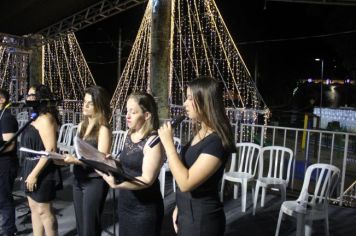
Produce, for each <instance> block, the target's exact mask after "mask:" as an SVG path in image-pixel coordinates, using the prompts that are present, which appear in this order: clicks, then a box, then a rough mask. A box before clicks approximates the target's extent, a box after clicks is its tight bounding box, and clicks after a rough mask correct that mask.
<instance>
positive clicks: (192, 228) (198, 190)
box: [158, 77, 235, 236]
mask: <svg viewBox="0 0 356 236" xmlns="http://www.w3.org/2000/svg"><path fill="white" fill-rule="evenodd" d="M222 98H223V94H222V88H221V87H220V84H219V83H218V82H217V81H216V80H215V79H213V78H208V77H206V78H199V79H195V80H193V81H191V82H190V83H189V84H188V88H187V99H186V101H185V102H184V107H185V110H186V113H187V116H188V117H189V119H191V120H192V122H193V124H194V125H195V134H194V137H193V138H192V139H191V140H190V141H189V143H188V144H187V145H186V146H185V147H184V148H183V149H182V151H181V154H180V156H181V158H180V156H179V154H178V153H177V151H176V148H175V146H174V143H173V133H172V131H173V130H172V127H171V124H170V123H166V124H164V125H162V126H161V128H160V129H159V130H158V134H159V137H160V139H161V142H162V144H163V147H164V150H165V152H166V155H167V158H168V163H169V168H170V170H171V172H172V175H173V177H174V178H175V180H176V182H177V185H178V187H179V189H178V190H177V193H176V203H177V206H176V208H175V209H174V211H173V224H174V228H175V230H176V232H177V233H178V235H204V236H217V235H224V230H225V214H224V208H223V205H222V203H221V202H220V200H219V196H218V191H219V190H218V184H219V181H220V180H221V178H222V175H223V172H224V167H225V163H226V161H227V159H228V158H229V156H230V154H231V153H232V152H234V151H235V144H234V139H233V133H232V130H233V129H232V128H231V126H230V122H229V120H228V118H227V116H226V113H225V109H224V105H223V100H222Z"/></svg>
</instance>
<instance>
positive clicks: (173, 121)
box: [148, 115, 185, 148]
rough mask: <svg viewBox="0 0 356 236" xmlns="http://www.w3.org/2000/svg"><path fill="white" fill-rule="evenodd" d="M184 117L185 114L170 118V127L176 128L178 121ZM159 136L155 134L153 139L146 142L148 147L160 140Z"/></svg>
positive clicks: (180, 121)
mask: <svg viewBox="0 0 356 236" xmlns="http://www.w3.org/2000/svg"><path fill="white" fill-rule="evenodd" d="M184 119H185V116H184V115H183V116H177V117H175V118H174V119H172V120H171V126H172V128H173V129H174V128H176V127H177V126H178V125H179V124H180V123H182V121H183V120H184ZM160 141H161V140H160V138H159V136H158V135H157V136H156V137H155V138H154V139H152V141H151V142H150V143H149V144H148V146H149V147H150V148H152V147H154V146H156V145H157V144H158V143H159V142H160Z"/></svg>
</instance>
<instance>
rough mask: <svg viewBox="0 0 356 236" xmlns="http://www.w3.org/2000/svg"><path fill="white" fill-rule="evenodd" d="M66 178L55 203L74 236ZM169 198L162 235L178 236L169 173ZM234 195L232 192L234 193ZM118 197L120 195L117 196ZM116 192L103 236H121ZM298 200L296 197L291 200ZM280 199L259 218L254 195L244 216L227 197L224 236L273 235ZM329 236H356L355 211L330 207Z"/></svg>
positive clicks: (21, 205)
mask: <svg viewBox="0 0 356 236" xmlns="http://www.w3.org/2000/svg"><path fill="white" fill-rule="evenodd" d="M62 169H63V170H62V173H63V176H64V188H63V190H61V191H59V192H58V193H57V199H56V201H55V203H54V207H55V209H56V215H57V219H58V224H59V235H60V236H74V235H77V234H76V227H75V216H74V209H73V204H72V192H71V183H72V178H73V177H72V175H71V173H70V172H69V168H62ZM167 178H168V179H167V181H166V189H167V191H166V196H165V198H164V204H165V217H164V221H163V227H162V236H169V235H175V234H174V233H173V227H172V225H171V213H172V210H173V207H174V205H175V196H174V193H173V191H172V181H171V180H170V179H169V178H171V176H170V174H169V173H167ZM17 189H18V188H17V186H16V187H15V192H14V194H15V195H16V197H15V200H16V214H17V217H18V219H17V226H18V230H19V235H32V229H31V219H30V216H29V215H25V216H22V215H23V214H26V213H27V212H28V208H27V204H26V200H25V198H24V197H23V193H22V192H21V191H19V190H17ZM231 192H232V191H231ZM116 194H117V193H116ZM112 197H113V191H112V190H110V192H109V194H108V198H107V202H106V205H105V209H104V214H103V217H102V225H103V232H102V235H103V236H104V235H119V232H118V222H116V224H115V228H116V233H115V234H114V222H115V221H116V220H114V217H113V216H114V214H113V209H114V202H113V198H112ZM291 199H295V198H291ZM280 204H281V201H280V196H279V195H275V194H267V196H266V203H265V207H264V208H260V207H258V209H257V212H256V215H255V216H253V215H252V201H251V195H249V196H248V202H247V210H246V213H244V214H243V213H241V207H240V206H241V201H240V199H237V200H234V199H232V198H231V194H229V195H228V196H226V197H225V199H224V206H225V213H226V219H227V225H226V232H225V235H229V236H233V235H239V236H243V235H246V236H247V235H248V236H251V235H266V236H267V235H274V232H275V228H276V224H277V219H278V213H279V208H280ZM329 224H330V235H335V236H337V235H340V236H341V235H342V236H344V235H355V232H356V208H346V207H339V206H330V209H329ZM295 227H296V224H295V222H294V221H293V219H291V218H288V217H286V218H285V220H284V221H282V226H281V231H280V232H281V234H280V235H295ZM323 229H324V228H323V222H316V223H315V224H313V230H314V231H313V235H324V230H323Z"/></svg>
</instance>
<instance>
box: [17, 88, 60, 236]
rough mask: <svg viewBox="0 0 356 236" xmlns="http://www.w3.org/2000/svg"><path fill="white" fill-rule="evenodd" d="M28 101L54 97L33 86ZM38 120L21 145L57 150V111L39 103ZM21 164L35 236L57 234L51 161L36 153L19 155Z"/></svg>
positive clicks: (52, 106)
mask: <svg viewBox="0 0 356 236" xmlns="http://www.w3.org/2000/svg"><path fill="white" fill-rule="evenodd" d="M28 98H29V100H36V101H37V100H38V101H43V100H51V99H53V95H52V93H51V91H50V89H49V88H48V87H47V86H45V85H37V86H35V87H34V86H32V87H31V88H30V89H29V92H28ZM33 110H34V112H35V113H37V115H38V117H37V119H36V120H34V121H32V123H31V124H30V125H29V126H28V127H27V128H26V129H25V130H24V132H23V133H22V136H21V146H22V147H26V148H30V149H34V150H37V151H43V150H46V151H53V152H55V151H56V150H57V137H56V133H57V126H58V111H57V109H56V107H55V106H54V105H50V104H47V103H41V102H39V103H38V105H36V106H35V107H33ZM21 155H22V157H23V159H24V164H23V167H22V173H21V175H22V180H23V181H24V182H23V183H24V186H23V188H24V190H25V193H26V195H27V199H28V203H29V206H30V209H31V220H32V228H33V235H34V236H42V235H45V234H46V235H47V236H52V235H58V224H57V219H56V216H55V214H54V211H53V207H52V201H53V200H54V198H55V197H56V189H55V185H56V178H55V173H56V167H55V165H54V163H53V161H52V160H50V159H48V158H46V157H41V156H37V155H36V154H31V153H30V154H29V153H22V154H21Z"/></svg>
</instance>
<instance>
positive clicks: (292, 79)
mask: <svg viewBox="0 0 356 236" xmlns="http://www.w3.org/2000/svg"><path fill="white" fill-rule="evenodd" d="M95 2H97V0H76V1H72V0H62V1H54V0H52V1H44V0H12V1H1V2H0V32H3V33H9V34H15V35H24V34H29V33H34V32H37V31H38V30H40V29H42V28H44V27H45V26H48V25H50V24H53V23H55V22H57V21H58V20H60V19H63V18H64V17H66V16H70V15H72V14H74V13H75V12H77V11H79V10H81V9H84V8H85V7H87V6H89V5H91V4H93V3H95ZM336 2H337V1H336ZM355 3H356V1H355ZM216 4H217V6H218V7H219V9H220V11H221V15H222V16H223V18H224V20H225V23H226V25H227V27H228V28H229V30H230V32H231V35H232V37H233V38H234V40H235V42H236V44H237V47H238V49H239V50H240V53H241V55H242V57H243V58H244V60H245V62H246V64H247V66H248V69H249V70H250V72H251V73H252V75H253V76H254V74H255V71H257V87H258V89H259V91H260V93H261V94H262V96H263V98H264V100H265V102H266V104H267V105H268V106H269V107H271V108H282V109H287V108H288V109H289V108H290V105H291V104H292V94H293V89H295V88H296V87H297V85H298V84H297V81H298V80H300V79H306V78H320V62H316V61H314V59H315V58H317V57H319V58H323V59H324V62H325V65H324V78H325V79H326V78H331V79H334V80H335V79H340V80H344V79H346V78H350V79H352V80H355V78H356V25H355V24H356V14H355V13H356V6H337V5H323V4H302V3H281V2H265V1H264V0H216ZM145 8H146V4H142V5H139V6H137V7H134V8H132V9H131V10H128V11H125V12H123V13H121V14H118V15H116V16H113V17H111V18H109V19H106V20H104V21H102V22H98V23H96V24H94V25H92V26H90V27H88V28H85V29H83V30H81V31H79V32H76V35H77V38H78V41H79V43H80V46H81V48H82V51H83V53H84V55H85V57H86V60H87V62H88V64H89V67H90V69H91V71H92V73H93V75H94V78H95V80H96V82H97V84H99V85H102V86H104V87H105V88H106V89H107V90H108V91H109V92H110V93H111V94H112V93H113V92H114V89H115V87H116V83H117V78H118V35H119V29H121V33H122V34H121V35H122V49H123V53H122V58H121V62H120V63H121V66H122V69H123V67H124V65H125V62H126V59H127V56H128V55H129V53H130V50H131V46H132V43H133V41H134V39H135V36H136V33H137V30H138V28H139V25H140V22H141V19H142V16H143V12H144V10H145ZM255 68H257V70H255ZM316 96H318V95H316Z"/></svg>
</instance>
